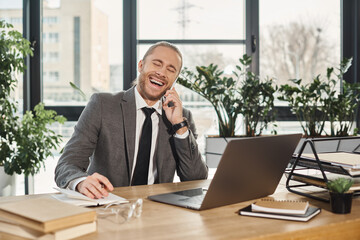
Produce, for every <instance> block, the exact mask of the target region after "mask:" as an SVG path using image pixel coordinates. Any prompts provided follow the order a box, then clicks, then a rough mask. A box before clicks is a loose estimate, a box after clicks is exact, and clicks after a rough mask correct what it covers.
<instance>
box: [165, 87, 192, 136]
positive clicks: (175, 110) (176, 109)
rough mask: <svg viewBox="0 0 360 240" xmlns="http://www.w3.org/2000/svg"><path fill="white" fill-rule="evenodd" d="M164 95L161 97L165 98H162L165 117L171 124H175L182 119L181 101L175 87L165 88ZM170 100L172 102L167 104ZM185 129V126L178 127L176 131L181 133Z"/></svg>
mask: <svg viewBox="0 0 360 240" xmlns="http://www.w3.org/2000/svg"><path fill="white" fill-rule="evenodd" d="M164 97H165V98H163V99H165V100H163V109H164V111H165V114H166V117H167V119H168V120H169V121H170V122H171V124H172V125H175V124H178V123H180V122H182V121H184V117H183V107H182V102H181V100H180V97H179V94H178V93H177V92H176V90H175V88H172V89H170V90H167V91H166V93H165V95H164ZM170 102H172V103H171V104H169V103H170ZM169 105H170V106H169ZM187 130H188V129H187V127H184V128H181V129H179V130H178V131H177V132H176V133H177V134H180V135H181V134H183V133H185V132H186V131H187Z"/></svg>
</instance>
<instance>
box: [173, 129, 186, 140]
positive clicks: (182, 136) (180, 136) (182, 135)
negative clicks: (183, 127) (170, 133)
mask: <svg viewBox="0 0 360 240" xmlns="http://www.w3.org/2000/svg"><path fill="white" fill-rule="evenodd" d="M188 136H189V130H187V131H186V132H184V133H183V134H177V133H175V137H176V138H180V139H185V138H187V137H188Z"/></svg>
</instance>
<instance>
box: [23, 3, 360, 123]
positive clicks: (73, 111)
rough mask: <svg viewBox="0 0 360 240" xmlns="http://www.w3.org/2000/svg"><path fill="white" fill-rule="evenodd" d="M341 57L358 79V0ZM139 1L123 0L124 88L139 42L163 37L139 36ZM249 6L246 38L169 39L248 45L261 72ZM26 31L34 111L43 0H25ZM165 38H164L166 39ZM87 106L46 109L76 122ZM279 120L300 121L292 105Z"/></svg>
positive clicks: (345, 9)
mask: <svg viewBox="0 0 360 240" xmlns="http://www.w3.org/2000/svg"><path fill="white" fill-rule="evenodd" d="M340 2H341V40H342V41H341V57H342V58H343V57H353V66H352V67H351V68H350V71H349V72H348V73H346V74H345V76H344V79H345V80H346V81H347V82H357V80H358V76H359V70H360V48H358V47H357V46H360V2H358V1H356V0H346V1H345V0H341V1H340ZM136 4H137V1H134V0H123V45H124V48H123V66H124V71H123V79H124V81H123V89H129V88H130V87H131V83H132V81H133V79H135V78H136V75H137V62H136V61H137V60H136V57H137V54H136V49H137V45H138V44H149V43H155V42H157V41H159V40H146V39H141V40H139V39H137V35H136V31H137V29H136V28H137V21H136V19H137V16H136V14H137V12H136V10H137V8H136ZM245 9H246V18H245V19H246V23H245V24H246V36H251V37H246V39H245V40H227V39H216V40H206V39H194V40H168V41H170V42H172V43H175V44H202V43H206V44H219V43H221V44H244V42H245V45H246V53H247V54H248V55H250V56H252V58H253V63H252V66H251V70H252V71H253V72H255V73H256V74H259V46H260V45H259V1H258V0H245ZM23 12H24V15H23V18H24V19H23V27H24V29H23V32H24V37H25V38H27V39H28V40H30V42H31V43H32V46H33V47H34V56H33V57H31V58H30V57H27V58H26V65H27V66H28V68H27V70H26V72H25V74H24V80H23V81H24V90H23V91H24V110H25V111H26V110H32V109H33V108H34V106H35V105H36V104H37V103H39V102H41V101H42V100H43V94H42V92H43V84H42V65H41V61H40V60H41V55H42V54H41V53H42V44H41V43H42V24H41V21H40V20H41V16H42V0H32V1H30V0H23ZM162 40H164V39H162ZM83 108H84V106H81V105H73V106H46V109H53V110H56V111H57V112H58V113H59V114H62V115H64V116H65V117H67V118H68V120H72V121H76V120H77V119H78V118H79V116H80V114H81V112H82V110H83ZM276 109H277V112H278V114H277V119H276V120H277V121H296V117H295V116H294V115H293V114H292V113H291V111H290V108H289V107H280V106H278V107H276ZM359 114H360V113H359V111H358V113H357V117H356V127H358V128H359V127H360V119H359V118H360V115H359Z"/></svg>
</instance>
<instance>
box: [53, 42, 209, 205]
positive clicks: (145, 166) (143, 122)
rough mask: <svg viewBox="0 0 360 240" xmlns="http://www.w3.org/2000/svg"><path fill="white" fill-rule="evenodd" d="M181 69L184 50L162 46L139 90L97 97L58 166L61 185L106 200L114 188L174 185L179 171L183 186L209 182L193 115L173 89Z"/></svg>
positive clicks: (153, 52)
mask: <svg viewBox="0 0 360 240" xmlns="http://www.w3.org/2000/svg"><path fill="white" fill-rule="evenodd" d="M181 67H182V55H181V53H180V51H179V50H178V48H177V47H175V46H174V45H172V44H170V43H167V42H159V43H157V44H155V45H153V46H151V47H150V48H149V50H148V51H147V52H146V53H145V55H144V58H143V60H141V61H140V62H139V64H138V71H139V73H140V75H139V77H138V84H137V85H136V86H135V87H132V88H131V89H129V90H127V91H124V92H120V93H116V94H110V93H96V94H94V95H93V96H92V97H91V99H90V101H89V103H88V105H87V106H86V108H85V109H84V111H83V113H82V114H81V116H80V118H79V121H78V123H77V125H76V126H75V131H74V134H73V135H72V137H71V139H70V140H69V142H68V143H67V144H66V146H65V148H64V152H63V154H62V156H61V157H60V159H59V162H58V164H57V166H56V169H55V181H56V183H57V185H58V186H59V187H62V188H66V187H68V188H70V189H74V190H77V191H79V192H81V193H82V194H84V195H86V196H88V197H90V198H101V197H103V196H107V195H108V191H112V190H113V186H115V187H119V186H129V185H140V184H153V183H164V182H172V181H173V178H174V174H175V170H176V172H177V174H178V176H179V177H180V180H181V181H189V180H196V179H206V178H207V170H208V169H207V166H206V165H205V163H204V161H203V160H202V157H201V155H200V152H199V150H198V146H197V143H196V139H195V137H196V136H197V135H196V129H195V125H194V121H193V119H192V115H191V113H190V111H188V110H186V109H183V107H182V103H181V101H180V98H179V95H178V94H177V92H176V90H175V89H171V87H172V85H173V83H174V82H175V80H176V78H177V77H178V75H179V74H180V71H181ZM163 96H165V98H163ZM163 99H165V100H163ZM151 108H152V109H151ZM142 133H144V135H142Z"/></svg>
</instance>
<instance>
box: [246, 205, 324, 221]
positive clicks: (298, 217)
mask: <svg viewBox="0 0 360 240" xmlns="http://www.w3.org/2000/svg"><path fill="white" fill-rule="evenodd" d="M320 212H321V209H320V208H318V207H313V206H309V207H308V209H307V211H306V213H305V214H294V215H290V214H279V213H269V212H254V211H252V209H251V205H249V206H247V207H245V208H242V209H240V210H239V215H243V216H251V217H262V218H273V219H282V220H291V221H300V222H307V221H309V220H310V219H312V218H313V217H315V216H316V215H318V214H319V213H320Z"/></svg>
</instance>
